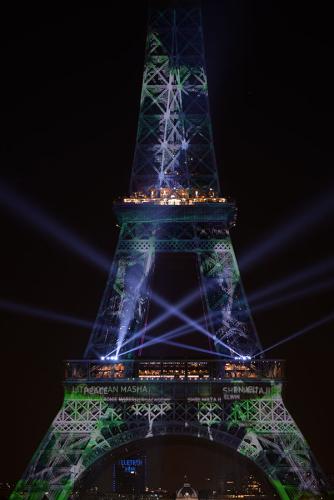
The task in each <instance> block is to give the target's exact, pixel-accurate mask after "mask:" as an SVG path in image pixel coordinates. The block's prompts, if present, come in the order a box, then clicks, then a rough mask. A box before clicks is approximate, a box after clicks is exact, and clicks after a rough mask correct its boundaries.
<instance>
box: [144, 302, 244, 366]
mask: <svg viewBox="0 0 334 500" xmlns="http://www.w3.org/2000/svg"><path fill="white" fill-rule="evenodd" d="M152 299H153V300H154V302H156V303H157V304H158V305H161V306H162V307H164V308H165V309H167V310H169V311H170V312H171V314H172V315H173V316H177V317H178V318H180V319H182V320H183V321H184V322H185V323H188V324H189V326H191V327H192V328H193V329H194V330H196V331H198V332H200V333H203V335H205V336H206V337H208V338H210V339H212V340H213V341H214V342H217V343H218V344H220V345H221V346H223V347H224V348H225V349H227V350H229V351H231V352H233V353H234V354H236V355H237V356H240V354H239V353H238V352H237V351H235V350H234V349H232V347H230V346H228V345H227V344H225V343H224V342H223V341H221V340H220V339H218V337H216V336H215V335H212V333H210V332H209V331H208V330H206V329H205V328H203V327H202V326H201V325H200V324H198V323H196V322H195V321H194V320H192V319H191V318H190V317H189V316H187V315H186V314H184V313H183V312H182V311H179V310H178V309H176V307H174V306H172V305H171V304H169V303H168V302H166V301H165V300H164V299H163V298H161V297H159V296H158V295H156V294H152Z"/></svg>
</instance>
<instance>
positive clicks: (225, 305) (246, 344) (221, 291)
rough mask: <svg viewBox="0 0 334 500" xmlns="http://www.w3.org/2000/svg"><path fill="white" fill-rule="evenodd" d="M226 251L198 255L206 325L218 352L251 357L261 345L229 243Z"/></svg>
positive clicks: (219, 250) (211, 251)
mask: <svg viewBox="0 0 334 500" xmlns="http://www.w3.org/2000/svg"><path fill="white" fill-rule="evenodd" d="M229 248H230V249H229V250H228V251H225V250H221V249H217V250H215V249H214V250H210V251H207V252H198V254H197V255H198V263H199V271H200V276H201V282H202V290H203V291H204V295H205V300H206V306H207V312H208V314H207V319H208V324H209V327H210V330H211V332H212V334H213V335H214V338H215V348H216V350H217V351H218V352H221V353H222V354H225V355H226V354H228V355H231V356H232V357H234V356H238V355H244V356H253V355H254V354H255V353H256V352H258V351H260V344H259V340H258V337H257V333H256V330H255V326H254V323H253V320H252V317H251V313H250V310H249V307H248V303H247V299H246V295H245V293H244V290H243V287H242V283H241V279H240V274H239V269H238V265H237V262H236V259H235V256H234V254H233V250H232V245H231V244H230V245H229Z"/></svg>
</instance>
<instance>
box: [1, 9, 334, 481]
mask: <svg viewBox="0 0 334 500" xmlns="http://www.w3.org/2000/svg"><path fill="white" fill-rule="evenodd" d="M111 5H112V6H111V7H110V8H105V9H104V8H100V9H99V8H76V7H73V8H66V10H64V9H63V10H61V9H55V8H54V7H53V6H52V5H51V4H48V5H44V6H42V7H41V6H38V8H37V7H34V6H33V5H30V4H29V6H25V7H20V8H18V7H17V6H14V5H13V6H12V7H8V6H7V10H6V11H3V15H2V21H1V24H2V26H1V30H0V33H1V35H0V36H1V69H2V78H1V81H2V99H1V108H2V109H1V111H2V124H3V131H2V134H1V178H0V180H1V186H3V185H4V183H5V184H6V186H7V187H8V186H9V187H10V188H11V189H12V190H14V191H15V192H16V193H17V194H18V195H19V196H22V197H24V198H25V199H26V200H29V201H30V202H31V203H33V204H34V205H35V206H38V207H39V208H40V209H41V210H42V211H44V212H46V213H47V214H48V215H49V216H50V217H52V218H53V219H54V220H55V221H57V222H58V223H61V224H63V225H64V226H66V227H67V228H68V229H69V230H71V231H73V232H74V233H75V234H77V235H78V236H80V238H82V239H83V240H84V241H86V242H88V243H89V244H91V245H92V246H93V247H94V248H96V249H97V250H98V251H100V252H102V253H103V254H105V255H107V256H108V257H109V258H110V261H111V259H112V255H113V252H114V249H115V245H116V242H117V237H118V229H117V228H116V220H115V218H114V216H113V214H112V202H113V200H114V199H115V198H116V197H118V196H121V195H123V194H125V193H127V191H128V183H129V176H130V170H131V163H132V158H133V152H134V145H135V136H136V127H137V115H138V109H139V97H140V90H141V79H142V70H143V58H144V44H145V35H146V2H145V1H137V2H112V3H111ZM203 22H204V32H205V43H206V55H207V71H208V82H209V95H210V105H211V114H212V122H213V130H214V139H215V146H216V154H217V159H218V165H219V170H220V179H221V184H222V189H223V192H224V194H226V195H230V196H232V197H233V198H235V199H236V201H237V204H238V208H239V212H238V224H237V226H236V228H235V229H233V232H232V239H233V243H234V249H235V252H236V254H237V257H239V256H247V252H249V251H250V250H253V249H254V246H255V245H257V244H259V245H261V242H263V241H266V240H267V239H268V238H270V237H272V236H273V235H275V236H277V234H278V233H277V229H278V228H282V226H284V224H288V223H289V221H291V220H295V218H296V214H304V216H305V214H307V215H306V217H307V219H308V220H309V224H306V225H305V227H304V229H303V231H301V230H300V231H299V230H298V229H299V224H298V223H297V224H296V230H295V231H293V233H292V235H291V237H289V238H288V239H286V240H285V241H284V242H283V241H282V242H281V241H280V240H281V236H279V237H278V238H277V245H275V248H273V249H272V250H271V251H270V252H269V253H268V254H266V255H265V256H263V257H261V258H260V259H257V260H256V261H254V262H253V263H252V265H251V266H249V267H248V268H247V269H244V270H243V269H241V272H242V277H243V282H244V286H245V289H246V292H247V293H252V292H253V291H255V290H257V289H259V288H262V287H264V286H269V285H270V284H271V283H274V282H276V281H278V280H281V279H282V278H286V277H287V276H288V275H289V274H293V273H295V272H297V271H301V270H303V269H307V268H309V267H310V266H312V265H313V264H315V263H320V262H322V261H325V260H326V259H330V258H331V257H332V255H333V247H334V237H333V230H334V224H333V210H332V211H330V210H327V212H326V213H323V214H322V215H321V216H320V215H318V214H317V211H316V209H315V208H314V207H315V206H316V202H317V201H316V200H318V202H319V200H322V201H323V200H326V199H327V198H328V199H329V200H330V199H331V200H332V201H333V198H334V175H333V167H332V163H333V162H332V151H331V146H332V144H331V142H332V130H331V129H332V121H333V120H332V117H333V115H332V109H331V104H332V103H331V100H332V94H333V90H332V89H333V82H332V81H331V72H332V67H331V66H332V51H331V42H332V40H331V39H330V37H331V36H332V32H333V31H332V16H331V15H330V13H329V5H328V10H327V4H326V3H318V4H310V5H308V4H307V3H305V2H304V3H302V4H301V3H300V2H295V3H293V2H274V1H270V0H262V1H260V0H259V1H255V0H244V1H241V0H233V1H229V0H221V1H213V0H204V1H203ZM330 197H332V198H330ZM332 208H333V203H332ZM0 210H1V212H0V216H1V254H2V258H1V260H0V266H1V271H0V273H1V288H2V289H1V293H0V299H1V300H7V301H12V302H15V303H20V304H25V305H30V306H34V307H38V308H44V309H48V310H52V311H55V312H58V313H61V314H68V315H72V316H75V317H78V318H83V319H86V320H89V321H93V320H94V317H95V314H96V312H97V308H98V305H99V302H100V299H101V295H102V292H103V289H104V286H105V282H106V273H105V272H103V271H101V270H100V269H98V268H97V267H95V266H94V265H92V264H91V263H89V262H88V261H87V260H85V259H83V258H82V257H80V256H79V255H77V254H76V253H74V252H72V251H70V250H68V249H67V248H66V247H65V246H64V245H62V244H60V243H57V242H56V241H55V240H54V239H52V238H50V237H49V236H47V235H45V234H43V233H42V232H40V231H38V230H36V229H35V228H34V227H33V226H31V225H29V224H27V223H26V222H25V221H23V220H22V219H20V218H19V217H16V216H14V215H13V213H12V212H11V211H9V210H7V209H6V208H4V207H3V206H1V204H0ZM279 234H280V235H284V231H283V233H279ZM166 259H167V260H168V257H166ZM179 259H182V256H180V257H179ZM166 266H167V267H166ZM166 266H164V265H161V266H160V269H162V271H161V274H159V273H158V270H157V272H156V276H155V278H154V280H155V283H157V287H158V289H159V291H160V292H161V293H162V291H163V289H164V283H165V282H164V281H163V280H164V279H165V277H166V276H167V274H168V276H169V275H170V273H169V272H168V273H167V271H166V269H171V268H172V264H171V262H169V263H168V265H167V264H166ZM168 266H169V267H168ZM187 269H188V267H187V266H185V267H184V273H182V270H183V264H182V262H180V261H178V262H176V263H175V270H176V272H175V281H174V282H172V281H171V280H170V279H169V280H168V282H167V281H166V286H165V292H166V295H165V296H166V297H168V298H169V299H170V300H172V298H173V292H175V291H177V290H178V291H179V292H180V288H182V287H180V286H179V284H180V283H181V282H182V283H186V282H187V283H188V285H189V286H190V287H191V286H192V285H191V280H192V279H193V277H192V275H191V271H188V270H187ZM163 270H164V271H165V272H163ZM157 273H158V274H157ZM188 273H189V276H188ZM333 274H334V273H333V268H332V269H330V268H328V270H327V271H326V272H323V273H322V275H321V276H319V277H318V276H315V277H313V278H312V279H311V280H308V281H305V283H303V284H301V285H298V286H296V287H295V288H294V290H296V291H299V290H301V289H307V288H310V287H311V286H313V285H319V283H325V282H326V283H327V284H326V286H324V287H322V288H320V287H319V286H318V287H317V291H316V292H315V293H313V294H311V293H307V294H306V293H305V296H304V297H299V298H298V299H295V300H290V301H289V302H282V303H281V304H279V305H275V306H274V307H272V308H270V309H268V310H265V311H258V312H256V311H255V313H254V319H255V322H256V325H257V328H258V332H259V335H260V338H261V341H262V343H263V345H264V346H265V347H267V346H270V345H271V344H273V343H274V342H276V341H278V340H280V339H282V338H284V337H286V336H288V335H290V334H292V333H294V332H296V331H297V330H299V329H301V328H304V327H306V326H307V325H308V324H310V323H313V322H314V321H317V320H320V319H321V318H323V317H324V316H327V315H328V314H330V313H331V312H333V280H334V276H333ZM331 280H332V282H331ZM181 291H182V290H181ZM290 292H291V289H289V290H287V291H286V290H285V291H284V292H282V293H283V294H285V293H290ZM175 299H177V297H175ZM195 313H196V312H195V311H194V314H195ZM199 314H201V311H199ZM333 331H334V322H333V321H332V323H328V324H324V325H323V326H321V327H319V328H317V329H316V330H312V331H310V332H308V333H307V334H305V335H304V336H302V337H300V338H298V339H295V340H293V341H291V342H290V343H286V344H284V345H282V346H281V347H279V348H276V349H275V350H273V351H271V353H270V355H271V356H272V357H282V358H286V360H287V368H288V369H287V375H288V383H287V387H286V397H285V400H286V404H287V406H288V408H289V409H290V410H291V413H292V414H293V417H294V418H295V420H296V421H297V423H298V425H299V426H300V428H301V430H302V432H303V433H304V435H305V436H306V439H307V440H308V442H309V444H310V445H311V447H312V449H313V451H314V453H315V455H316V457H317V459H318V460H319V462H320V464H321V465H322V466H323V468H324V469H325V470H326V471H327V472H334V470H333V469H334V468H333V465H332V459H333V452H332V450H333V448H334V439H333V432H332V430H331V426H332V421H333V417H332V413H331V411H332V410H331V404H332V380H333V373H334V372H333V359H332V358H333V345H334V341H333ZM88 337H89V330H88V329H84V328H79V327H75V326H70V325H65V324H61V323H59V322H58V323H57V322H53V321H47V320H45V319H38V318H36V317H35V318H32V317H27V316H24V315H19V314H15V313H13V312H8V311H7V312H6V311H4V310H2V311H1V338H2V357H1V363H2V412H1V413H2V418H3V423H2V456H3V457H6V460H4V463H3V466H2V468H1V476H2V477H1V478H0V480H9V481H14V480H17V479H18V478H19V476H20V475H21V474H22V472H23V470H24V468H25V466H26V465H27V462H28V460H29V459H30V458H31V456H32V454H33V452H34V450H35V449H36V447H37V445H38V443H39V442H40V440H41V438H42V437H43V435H44V433H45V432H46V430H47V428H48V426H49V425H50V423H51V421H52V419H53V418H54V416H55V415H56V412H57V410H58V409H59V407H60V404H61V402H62V395H63V390H62V360H63V359H69V358H80V357H81V356H82V354H83V350H84V348H85V345H86V343H87V340H88ZM159 354H160V355H164V353H163V352H161V353H159ZM170 457H171V458H173V451H171V452H170ZM194 467H195V469H194V470H195V472H196V467H197V468H198V474H200V473H201V472H200V463H198V464H197V465H194Z"/></svg>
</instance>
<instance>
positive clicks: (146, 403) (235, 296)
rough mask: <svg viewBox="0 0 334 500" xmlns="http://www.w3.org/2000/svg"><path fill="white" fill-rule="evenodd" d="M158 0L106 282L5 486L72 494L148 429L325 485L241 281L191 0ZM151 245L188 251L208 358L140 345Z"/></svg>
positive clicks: (289, 480)
mask: <svg viewBox="0 0 334 500" xmlns="http://www.w3.org/2000/svg"><path fill="white" fill-rule="evenodd" d="M154 5H155V6H154V7H152V8H151V9H150V13H149V22H148V35H147V43H146V57H145V67H144V76H143V84H142V93H141V103H140V113H139V125H138V133H137V141H136V147H135V155H134V162H133V168H132V175H131V183H130V195H129V196H128V197H126V198H123V199H122V200H120V201H117V202H115V204H114V209H115V213H116V215H117V218H118V221H119V225H120V236H119V242H118V246H117V249H116V253H115V256H114V261H113V264H112V267H111V271H110V275H109V279H108V282H107V286H106V290H105V293H104V296H103V299H102V303H101V306H100V309H99V311H98V315H97V319H96V323H95V326H94V329H93V331H92V334H91V337H90V340H89V343H88V346H87V349H86V352H85V355H84V358H83V359H81V360H75V361H73V360H71V361H67V362H66V376H65V383H64V386H65V396H64V402H63V405H62V407H61V409H60V410H59V412H58V414H57V416H56V418H55V419H54V421H53V422H52V424H51V426H50V428H49V430H48V432H47V434H46V436H45V437H44V439H43V441H42V442H41V444H40V445H39V447H38V449H37V451H36V452H35V454H34V456H33V458H32V460H31V462H30V464H29V465H28V467H27V470H26V472H25V473H24V475H23V477H22V479H21V480H20V481H19V482H18V484H17V486H16V489H15V491H14V493H13V494H12V496H11V498H12V499H19V498H27V499H28V498H29V499H36V500H38V499H43V498H52V499H66V498H70V497H71V494H72V492H73V489H74V486H75V484H76V482H77V481H79V480H80V479H81V478H82V477H83V476H84V474H85V473H86V472H87V471H88V470H89V469H90V467H91V466H92V465H93V464H96V463H97V462H98V461H99V460H100V459H101V458H102V457H104V456H105V455H106V454H110V453H113V452H114V450H117V449H119V448H121V447H122V446H125V445H129V444H131V443H133V442H136V441H138V440H141V439H143V438H154V437H156V436H189V437H192V438H194V439H201V440H207V441H212V442H215V443H218V444H221V445H222V447H223V446H228V447H230V448H232V449H234V450H236V451H237V452H238V453H240V454H242V455H244V456H245V457H247V458H248V459H249V460H250V461H252V462H254V463H255V464H257V466H258V467H259V468H260V469H261V470H262V471H263V472H264V474H265V475H266V477H267V478H268V480H269V481H270V483H271V484H272V485H273V489H274V490H275V491H276V492H277V494H278V495H279V497H280V498H281V499H285V500H287V499H295V498H299V497H300V496H301V495H302V494H303V493H304V492H306V493H309V494H311V495H313V497H315V496H317V495H321V494H323V493H325V492H326V491H327V489H328V484H327V481H326V479H325V477H324V475H323V473H322V472H321V470H320V469H319V466H318V465H317V463H316V461H315V459H314V457H313V455H312V453H311V450H310V448H309V446H308V445H307V442H306V441H305V439H304V437H303V436H302V434H301V432H300V430H299V429H298V427H297V425H296V423H295V422H294V420H293V419H292V417H291V416H290V413H289V412H288V410H287V409H286V407H285V405H284V402H283V400H282V387H283V382H284V362H283V361H282V360H268V359H263V358H262V357H261V345H260V342H259V339H258V336H257V333H256V329H255V326H254V323H253V321H252V317H251V314H250V310H249V307H248V304H247V299H246V297H245V294H244V290H243V287H242V284H241V281H240V275H239V270H238V266H237V262H236V258H235V255H234V252H233V248H232V244H231V240H230V236H229V231H230V228H231V227H232V226H234V224H235V220H236V206H235V204H234V202H232V201H230V200H229V199H227V198H224V197H223V196H222V194H221V191H220V185H219V181H218V174H217V167H216V159H215V153H214V146H213V138H212V130H211V121H210V116H209V106H208V87H207V77H206V70H205V60H204V46H203V35H202V22H201V11H200V5H199V4H198V3H197V2H196V0H194V1H182V0H179V1H170V2H165V3H160V4H159V2H154ZM160 252H168V253H171V254H173V253H174V254H175V253H179V252H182V253H191V254H195V256H196V259H197V267H198V275H199V281H200V283H199V290H201V293H202V295H203V297H204V302H205V307H206V320H207V322H206V327H205V328H204V327H203V326H198V328H200V331H201V332H202V333H204V334H206V335H207V336H208V337H210V339H211V342H212V344H211V345H212V352H213V354H214V356H212V357H211V358H210V359H209V360H207V359H205V358H203V359H198V358H197V359H194V360H188V359H179V360H175V359H173V360H172V359H166V360H161V359H160V360H152V359H150V360H148V359H146V360H145V359H144V358H142V357H138V356H136V353H138V351H139V350H140V346H141V345H142V343H143V342H145V322H146V318H147V313H148V306H149V302H150V287H149V283H150V278H151V276H152V273H153V268H154V262H155V257H156V254H157V253H160ZM178 310H181V308H179V309H178V308H177V307H176V306H175V308H174V312H175V311H176V312H177V311H178ZM194 325H195V322H194ZM194 328H195V326H194Z"/></svg>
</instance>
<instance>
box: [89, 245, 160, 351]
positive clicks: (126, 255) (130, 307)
mask: <svg viewBox="0 0 334 500" xmlns="http://www.w3.org/2000/svg"><path fill="white" fill-rule="evenodd" d="M153 263H154V249H153V247H150V248H148V249H144V250H133V251H129V250H127V251H125V250H120V249H118V250H117V252H116V255H115V258H114V262H113V266H112V269H111V273H110V276H109V280H108V283H107V286H106V290H105V293H104V296H103V299H102V302H101V306H100V309H99V312H98V315H97V319H96V322H95V326H94V329H93V332H92V335H91V338H90V340H89V343H88V346H87V349H86V353H85V357H86V358H91V359H99V358H100V357H101V356H104V355H106V354H112V355H114V356H115V355H116V356H117V355H118V354H119V352H120V350H121V349H122V345H123V343H124V342H125V341H126V340H128V339H131V337H132V336H134V335H135V334H136V333H137V332H138V331H139V330H140V329H141V328H142V327H143V325H144V321H145V317H146V312H147V308H148V303H149V297H148V283H149V278H150V276H151V273H152V269H153ZM138 341H139V339H137V342H138ZM134 343H135V342H134ZM134 343H133V342H131V340H130V342H128V343H127V347H126V349H124V350H126V351H127V350H129V349H130V348H131V347H133V345H134Z"/></svg>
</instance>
